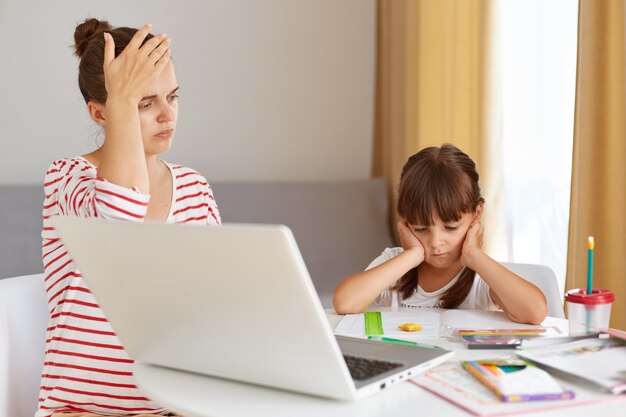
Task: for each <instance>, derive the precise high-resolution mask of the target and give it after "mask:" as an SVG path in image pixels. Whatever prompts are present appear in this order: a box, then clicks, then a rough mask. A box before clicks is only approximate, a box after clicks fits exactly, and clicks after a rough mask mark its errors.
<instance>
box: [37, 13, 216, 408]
mask: <svg viewBox="0 0 626 417" xmlns="http://www.w3.org/2000/svg"><path fill="white" fill-rule="evenodd" d="M150 29H151V26H150V25H145V26H143V27H142V28H141V29H139V30H137V29H131V28H115V29H114V28H112V27H111V26H110V25H109V24H108V22H101V21H98V20H96V19H88V20H86V21H85V22H83V23H82V24H80V25H78V26H77V27H76V31H75V33H74V39H75V42H76V44H75V51H76V55H77V56H78V57H79V58H80V64H79V75H78V83H79V87H80V91H81V92H82V94H83V97H84V99H85V102H86V104H87V111H88V112H89V114H90V116H91V117H92V119H93V120H94V122H95V123H96V124H98V125H100V126H101V127H102V128H103V130H104V133H105V135H104V143H103V144H102V146H100V147H99V148H98V149H96V150H94V151H93V152H91V153H88V154H86V155H83V156H76V157H72V158H63V159H59V160H57V161H54V162H53V163H52V165H51V166H50V168H49V169H48V172H47V173H46V178H45V183H44V190H45V200H44V206H43V219H44V221H43V223H44V224H43V232H42V238H43V263H44V271H45V282H46V293H47V297H48V304H49V310H50V323H49V327H48V330H47V334H46V351H45V363H44V368H43V375H42V382H41V391H40V397H39V410H38V412H37V417H47V416H50V415H53V416H55V417H57V416H58V417H61V416H66V417H67V416H69V415H70V414H71V415H72V416H77V415H80V416H81V417H86V416H93V415H96V414H98V415H142V414H149V415H154V414H163V413H166V411H165V410H163V409H162V408H161V407H160V406H159V405H157V404H154V403H153V402H152V401H150V400H149V399H148V398H146V396H145V395H144V394H143V393H142V392H140V390H139V389H138V388H137V386H136V384H135V381H134V379H133V375H132V364H133V361H132V359H130V358H129V357H128V355H127V354H126V352H125V350H124V348H123V346H122V345H121V343H120V341H119V340H118V338H117V336H116V335H115V332H114V331H113V329H112V328H111V325H110V324H109V322H108V321H107V318H106V316H105V315H104V313H103V312H102V310H101V309H100V307H99V306H98V303H97V301H96V300H95V299H94V297H93V295H92V294H91V292H90V290H89V286H88V285H87V283H86V282H85V281H84V280H83V279H82V277H81V274H80V271H79V270H78V268H77V267H76V265H75V264H74V263H73V261H72V259H71V258H70V257H69V255H68V254H67V252H66V250H65V247H64V246H63V243H62V242H61V241H60V240H59V237H58V235H57V234H56V232H55V231H54V229H53V228H52V227H51V226H50V220H49V219H50V218H51V217H53V216H79V217H99V218H104V219H123V220H128V221H134V222H142V221H144V220H146V221H158V222H167V223H196V224H205V225H206V224H209V225H217V224H219V223H220V215H219V211H218V208H217V205H216V204H215V200H214V198H213V195H212V192H211V188H210V187H209V185H208V183H207V181H206V179H204V177H202V176H201V175H200V174H198V173H197V172H196V171H194V170H192V169H190V168H186V167H184V166H181V165H175V164H170V163H167V162H164V161H162V160H160V159H159V155H160V154H162V153H163V152H165V151H167V150H168V149H170V147H171V146H172V140H173V137H174V133H175V131H176V120H177V116H178V82H177V80H176V74H175V72H174V65H173V63H172V61H171V59H170V55H171V52H170V42H171V41H170V38H168V37H167V36H166V35H165V34H159V35H156V36H154V35H152V34H150V33H149V32H150ZM128 256H132V253H129V254H128ZM172 285H175V283H172ZM68 413H69V414H68Z"/></svg>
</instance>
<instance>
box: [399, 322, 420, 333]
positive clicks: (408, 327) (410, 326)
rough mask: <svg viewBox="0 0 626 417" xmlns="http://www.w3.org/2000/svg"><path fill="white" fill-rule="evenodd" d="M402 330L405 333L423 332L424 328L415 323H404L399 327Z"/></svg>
mask: <svg viewBox="0 0 626 417" xmlns="http://www.w3.org/2000/svg"><path fill="white" fill-rule="evenodd" d="M398 327H399V328H400V330H404V331H405V332H418V331H420V330H422V326H420V325H419V324H415V323H404V324H401V325H400V326H398Z"/></svg>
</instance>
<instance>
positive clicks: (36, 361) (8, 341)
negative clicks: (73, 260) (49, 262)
mask: <svg viewBox="0 0 626 417" xmlns="http://www.w3.org/2000/svg"><path fill="white" fill-rule="evenodd" d="M47 326H48V303H47V300H46V294H45V287H44V280H43V274H36V275H26V276H21V277H15V278H6V279H0V417H32V416H33V415H34V414H35V412H36V411H37V405H38V404H37V399H38V398H39V386H40V382H41V369H42V367H43V360H44V350H45V342H46V340H45V339H46V328H47Z"/></svg>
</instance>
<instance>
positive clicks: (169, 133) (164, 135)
mask: <svg viewBox="0 0 626 417" xmlns="http://www.w3.org/2000/svg"><path fill="white" fill-rule="evenodd" d="M173 134H174V129H165V130H162V131H160V132H159V133H157V134H156V135H154V136H156V137H158V138H163V139H167V138H170V137H172V135H173Z"/></svg>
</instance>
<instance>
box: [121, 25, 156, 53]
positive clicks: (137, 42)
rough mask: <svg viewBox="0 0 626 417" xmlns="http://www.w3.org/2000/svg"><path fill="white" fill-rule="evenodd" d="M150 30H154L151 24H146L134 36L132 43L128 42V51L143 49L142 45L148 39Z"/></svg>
mask: <svg viewBox="0 0 626 417" xmlns="http://www.w3.org/2000/svg"><path fill="white" fill-rule="evenodd" d="M150 29H152V24H151V23H146V24H145V25H143V26H142V27H141V28H139V30H138V31H137V32H136V33H135V35H133V38H132V39H131V40H130V42H128V46H126V50H129V51H131V50H134V49H139V48H140V47H141V44H142V43H143V40H144V39H146V36H148V33H150Z"/></svg>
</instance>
